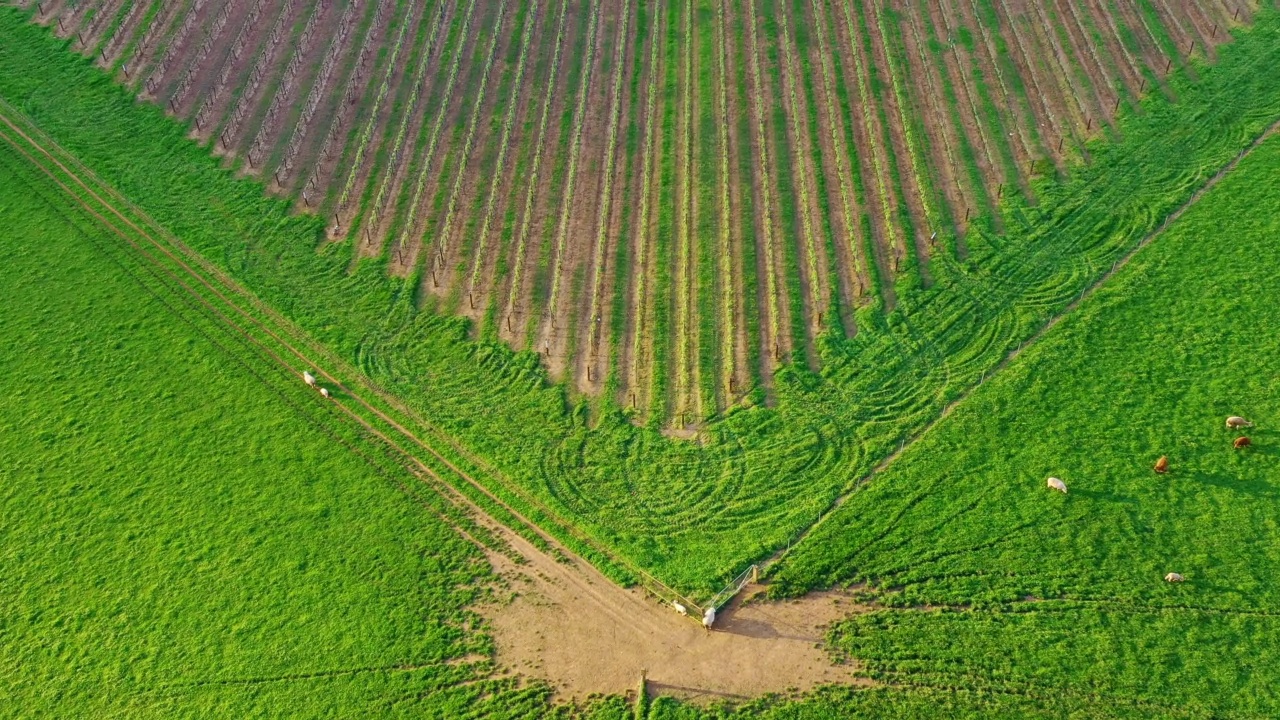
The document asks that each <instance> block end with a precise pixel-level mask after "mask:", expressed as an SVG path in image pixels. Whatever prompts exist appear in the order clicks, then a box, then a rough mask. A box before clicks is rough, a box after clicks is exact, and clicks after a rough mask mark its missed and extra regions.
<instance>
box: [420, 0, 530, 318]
mask: <svg viewBox="0 0 1280 720" xmlns="http://www.w3.org/2000/svg"><path fill="white" fill-rule="evenodd" d="M506 10H507V0H502V1H501V3H500V4H499V5H498V16H497V19H496V20H495V21H494V25H493V30H492V36H491V37H490V38H489V49H488V52H487V53H486V54H485V59H484V65H483V67H481V70H480V87H479V88H478V89H475V90H471V91H469V92H468V95H472V96H474V97H475V102H474V103H473V104H472V107H471V118H470V120H469V121H468V122H467V134H466V139H465V140H464V141H463V143H462V152H461V153H460V154H459V155H458V160H457V163H456V165H457V169H456V170H455V171H454V179H453V189H452V190H451V191H450V193H449V201H448V204H447V205H446V207H445V215H444V221H443V223H441V226H440V229H439V231H438V232H436V233H435V244H434V252H433V253H432V257H431V258H429V259H428V260H427V266H428V267H429V268H430V276H431V284H430V286H429V287H430V289H431V291H432V292H434V293H437V294H439V293H442V292H443V291H444V290H445V289H447V288H449V287H450V286H451V283H450V280H451V279H452V270H453V267H454V265H455V263H454V262H452V261H453V259H454V257H455V255H456V251H457V247H456V245H455V243H454V242H453V240H454V235H455V228H454V223H455V222H456V221H457V218H458V202H459V197H460V196H461V193H462V189H463V185H464V182H465V181H466V180H467V178H468V177H471V179H472V180H473V181H474V180H475V179H476V178H475V176H474V173H472V174H471V175H470V176H469V175H468V173H467V167H468V164H469V163H470V162H471V160H472V158H471V156H472V153H473V151H474V148H475V144H476V130H477V128H478V127H479V125H480V118H481V117H488V116H490V115H492V113H491V112H485V110H491V109H492V108H491V107H490V106H488V105H486V102H485V99H486V96H487V94H488V90H489V79H490V76H491V74H492V73H491V70H492V69H493V59H494V57H495V55H496V54H497V51H498V47H499V42H500V41H501V40H502V39H503V38H508V39H509V37H508V34H507V33H506V32H504V31H503V29H502V26H503V23H504V21H505V20H506ZM473 184H474V183H473ZM424 282H425V278H424Z"/></svg>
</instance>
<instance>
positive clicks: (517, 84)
mask: <svg viewBox="0 0 1280 720" xmlns="http://www.w3.org/2000/svg"><path fill="white" fill-rule="evenodd" d="M567 6H568V0H562V1H561V3H560V17H562V18H563V17H564V14H565V10H566V8H567ZM525 13H526V15H525V25H524V31H523V33H522V35H521V38H520V55H519V57H517V58H516V70H515V76H514V78H513V79H512V82H511V97H510V98H509V99H508V101H507V112H506V114H505V115H504V116H503V119H502V139H501V140H499V141H498V157H497V159H496V160H495V161H494V165H493V173H492V175H493V177H492V179H491V180H490V182H489V195H488V199H487V200H486V201H485V207H484V213H483V218H484V219H483V220H482V221H481V223H480V234H479V240H478V242H477V247H476V252H475V253H474V257H475V260H474V262H473V263H472V266H471V276H470V279H469V280H468V282H467V292H468V293H469V294H473V293H475V291H476V288H477V286H478V285H479V283H480V272H481V270H482V269H483V268H482V265H483V263H484V261H485V259H486V258H487V257H488V254H487V252H486V250H487V249H488V244H489V233H490V228H491V225H492V223H493V214H494V208H495V204H496V203H497V199H498V183H499V182H500V181H501V179H502V176H503V173H505V172H506V168H507V151H508V149H509V148H510V146H511V127H512V125H514V124H515V117H516V110H517V108H518V105H519V97H520V92H521V90H523V88H524V85H523V83H522V82H521V81H522V80H523V79H524V70H525V61H526V60H527V59H528V57H529V40H530V38H531V37H532V35H533V26H534V25H536V24H537V22H538V3H537V2H536V0H535V2H533V3H532V4H531V5H530V6H529V7H528V8H526V9H525ZM558 44H559V43H557V45H558Z"/></svg>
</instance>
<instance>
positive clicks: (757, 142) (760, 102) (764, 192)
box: [743, 0, 792, 386]
mask: <svg viewBox="0 0 1280 720" xmlns="http://www.w3.org/2000/svg"><path fill="white" fill-rule="evenodd" d="M743 2H744V4H745V5H746V6H747V16H746V18H745V19H746V21H747V40H748V42H747V56H748V61H747V64H748V66H749V67H750V68H751V83H750V94H751V110H752V115H753V117H754V120H755V123H754V127H753V128H752V129H753V130H754V132H753V133H752V142H751V148H752V155H753V156H754V157H755V160H756V165H755V167H756V177H755V182H753V183H752V185H753V187H754V190H755V203H754V204H755V207H756V208H757V212H758V218H757V226H756V238H757V240H756V243H757V247H756V257H757V258H759V261H758V264H759V267H758V268H757V272H756V275H757V277H759V276H761V275H763V276H764V283H763V285H762V286H761V287H760V288H759V292H760V307H761V308H762V309H767V311H766V312H765V313H763V314H764V315H765V316H766V318H767V320H766V321H765V322H762V323H761V324H760V345H761V347H760V364H761V366H762V367H761V368H760V375H761V377H762V378H763V379H764V382H765V384H766V386H767V385H768V384H769V383H770V381H771V379H772V377H773V372H774V370H776V369H777V368H778V366H779V365H781V364H782V358H783V357H784V355H787V354H790V352H791V349H792V348H791V322H790V317H789V315H790V313H786V312H785V308H786V307H787V305H788V303H787V302H786V297H785V296H786V280H785V275H784V273H783V272H782V269H781V268H780V267H779V262H778V258H779V257H780V253H781V249H780V248H779V247H778V244H779V243H780V242H782V241H781V240H780V239H779V236H780V235H781V231H780V229H779V228H778V226H777V223H776V221H775V219H774V211H775V209H776V208H777V207H778V205H777V202H776V197H777V192H778V189H777V187H776V186H775V184H774V179H773V175H772V174H771V168H772V167H773V166H772V164H771V162H770V153H769V141H768V140H767V132H766V129H767V127H768V124H767V122H766V119H765V118H766V117H768V109H772V105H773V100H772V99H773V93H772V91H771V88H770V87H769V86H768V85H766V84H765V81H764V78H763V77H762V75H763V73H761V71H760V64H761V53H762V50H761V49H760V41H759V25H760V23H759V20H758V19H757V17H756V6H755V3H756V0H743ZM766 103H768V106H769V107H768V109H767V108H766ZM780 276H781V277H780Z"/></svg>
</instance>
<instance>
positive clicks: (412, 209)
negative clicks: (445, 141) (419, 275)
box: [392, 0, 479, 272]
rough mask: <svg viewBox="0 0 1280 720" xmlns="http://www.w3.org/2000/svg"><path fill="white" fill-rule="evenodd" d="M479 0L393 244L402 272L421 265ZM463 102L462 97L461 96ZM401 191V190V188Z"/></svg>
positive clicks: (463, 30) (470, 10)
mask: <svg viewBox="0 0 1280 720" xmlns="http://www.w3.org/2000/svg"><path fill="white" fill-rule="evenodd" d="M475 8H476V3H475V0H471V1H470V2H468V4H467V14H466V16H465V17H464V18H463V20H462V25H461V27H460V28H459V30H458V39H457V44H456V45H455V46H454V51H453V58H452V60H451V62H450V63H449V74H448V77H447V78H446V80H445V83H444V87H443V88H442V90H441V92H440V95H439V107H438V108H437V110H436V118H435V120H434V121H433V122H432V124H431V129H430V131H429V135H428V136H427V143H426V145H425V146H424V147H423V149H422V152H421V153H420V154H419V156H418V165H419V167H418V177H417V180H416V181H415V182H414V185H413V194H412V195H410V196H409V200H408V203H407V205H404V206H403V208H402V209H401V211H402V212H405V213H406V216H405V219H404V221H403V225H402V226H401V227H400V234H399V236H398V237H397V239H396V242H395V244H394V246H393V248H392V250H393V252H394V253H395V254H396V259H395V264H394V265H393V266H392V267H393V268H399V269H400V271H402V272H408V271H409V270H411V269H412V268H416V267H418V260H419V258H418V253H419V251H420V250H421V247H422V234H421V233H422V231H421V227H420V224H421V223H420V222H419V218H418V214H419V213H420V212H421V211H422V208H423V205H424V204H425V197H427V194H426V190H427V181H428V180H430V179H431V168H432V161H433V160H434V158H435V154H436V147H437V145H438V144H439V142H440V132H441V130H442V129H443V128H444V124H445V120H446V119H447V118H448V117H449V111H450V109H451V106H452V105H453V88H454V85H455V84H456V83H457V80H458V68H459V67H460V66H461V65H462V60H463V58H464V57H470V56H471V54H472V52H473V51H474V49H475V47H474V41H475V40H476V37H475V36H477V35H479V33H475V34H473V33H472V27H471V22H472V20H473V19H474V17H475ZM459 102H461V98H459ZM396 193H397V194H398V193H399V191H398V190H397V191H396Z"/></svg>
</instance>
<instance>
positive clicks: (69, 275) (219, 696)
mask: <svg viewBox="0 0 1280 720" xmlns="http://www.w3.org/2000/svg"><path fill="white" fill-rule="evenodd" d="M34 172H35V171H34V169H33V168H31V167H30V166H29V165H26V164H25V161H24V160H23V159H22V158H20V156H18V155H16V154H15V153H14V152H13V151H12V150H11V148H10V146H9V145H7V144H3V143H0V227H3V228H4V232H3V233H2V234H0V251H2V252H3V254H4V257H5V258H6V265H5V272H4V273H0V297H3V298H5V300H4V303H3V310H2V311H0V338H3V340H2V341H0V458H3V462H0V538H3V541H2V542H0V584H2V585H3V587H4V588H5V591H4V594H3V598H2V599H0V716H4V717H68V718H70V717H83V718H90V717H95V718H101V717H164V718H172V717H210V716H215V715H216V716H221V717H256V716H261V715H264V714H265V715H281V714H290V715H294V716H312V717H321V716H332V715H334V714H342V715H351V714H362V715H370V716H389V715H396V714H407V715H410V716H417V717H422V716H455V717H456V716H459V715H457V714H455V713H460V712H462V711H463V710H464V709H471V710H473V711H475V712H478V713H480V714H484V715H490V714H491V715H494V716H499V717H504V716H505V717H540V716H542V714H543V713H544V712H546V710H547V706H546V691H545V690H543V689H539V688H538V687H537V686H532V687H529V688H527V689H524V690H519V689H516V688H515V687H514V686H512V684H511V683H510V682H505V681H496V680H493V679H491V678H490V675H491V673H492V666H491V663H490V662H489V658H490V655H491V652H492V648H491V645H490V642H489V640H488V639H487V638H486V637H484V636H483V635H481V634H478V633H476V632H474V631H466V630H464V626H470V625H474V624H475V622H476V620H477V619H478V618H477V616H476V615H475V613H474V611H473V608H472V604H473V603H474V602H476V601H478V600H480V599H482V598H483V597H484V596H485V594H486V593H487V592H488V591H487V590H486V587H487V582H488V581H489V580H491V579H492V571H491V570H490V568H489V565H488V563H487V561H486V560H485V559H484V556H483V555H482V554H480V552H479V551H478V550H477V549H476V548H475V547H474V546H472V545H471V544H469V543H467V542H465V541H464V540H463V539H462V538H461V537H460V536H459V535H458V534H457V533H456V532H455V531H454V530H453V529H452V528H451V527H450V526H449V525H447V524H445V522H443V521H442V520H441V519H439V516H438V515H437V513H439V512H442V510H441V509H439V508H436V507H435V506H436V505H439V504H440V502H439V501H437V500H434V499H433V496H432V495H431V494H430V493H429V492H426V493H419V492H415V491H414V490H413V489H412V488H409V489H407V490H402V489H401V487H400V486H401V484H403V483H412V482H415V481H414V480H413V479H412V478H411V476H409V475H408V474H407V473H405V472H403V471H400V472H399V473H397V472H396V471H395V470H396V469H395V466H394V464H393V463H391V462H389V459H388V458H384V457H379V456H378V454H377V452H376V451H375V450H373V449H372V447H371V446H370V445H369V444H368V443H365V442H363V441H362V439H361V438H359V437H355V436H353V435H352V433H351V431H350V430H344V429H343V426H342V424H341V423H340V422H339V421H338V420H337V419H336V418H335V417H333V416H332V415H331V414H330V412H329V411H328V410H327V409H326V408H324V407H323V406H322V405H321V404H320V403H319V402H318V401H317V399H316V398H315V396H313V395H311V394H310V393H305V392H298V388H294V387H293V386H294V385H300V384H299V383H297V382H296V379H294V378H280V377H277V376H273V375H272V374H271V373H272V371H271V370H270V369H269V368H265V367H262V366H260V365H257V364H254V363H253V361H252V360H245V359H243V353H237V352H236V351H235V341H234V338H231V337H229V336H228V335H227V334H226V333H225V331H222V330H220V329H219V328H217V327H216V326H215V325H213V324H211V323H209V322H206V321H204V320H202V319H201V318H200V317H199V316H198V315H196V314H193V313H192V312H190V310H189V309H184V307H183V306H182V304H181V303H180V301H178V300H175V299H174V298H172V297H168V296H166V295H165V294H164V293H163V292H162V291H160V290H159V289H158V288H157V285H156V284H155V282H154V281H153V280H151V279H149V278H148V276H147V274H146V272H145V271H144V270H143V269H142V268H141V267H140V266H138V265H136V264H135V263H133V262H132V261H131V260H130V258H128V257H127V256H125V255H124V254H123V253H122V252H120V251H119V249H118V248H117V245H116V243H118V241H117V240H115V239H114V238H111V237H108V236H107V234H106V233H105V231H103V230H100V229H99V228H97V227H96V226H94V225H93V224H91V223H90V222H89V220H88V218H87V216H82V215H79V214H77V213H76V211H75V210H73V209H72V206H71V205H70V204H69V203H67V202H66V200H65V198H64V196H62V195H59V194H57V193H56V190H55V188H54V187H53V186H52V184H50V183H49V182H48V181H47V180H46V179H45V178H44V176H43V175H39V176H37V175H35V174H34ZM153 293H154V294H153ZM284 383H287V385H284ZM352 448H355V449H357V450H359V451H360V453H359V454H357V452H353V449H352ZM451 663H452V664H451Z"/></svg>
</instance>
